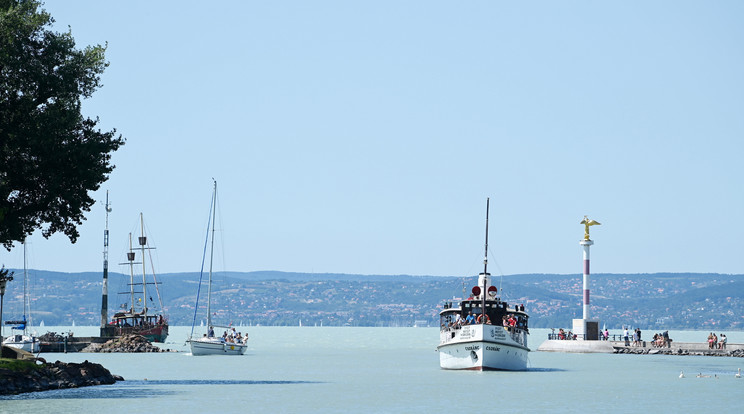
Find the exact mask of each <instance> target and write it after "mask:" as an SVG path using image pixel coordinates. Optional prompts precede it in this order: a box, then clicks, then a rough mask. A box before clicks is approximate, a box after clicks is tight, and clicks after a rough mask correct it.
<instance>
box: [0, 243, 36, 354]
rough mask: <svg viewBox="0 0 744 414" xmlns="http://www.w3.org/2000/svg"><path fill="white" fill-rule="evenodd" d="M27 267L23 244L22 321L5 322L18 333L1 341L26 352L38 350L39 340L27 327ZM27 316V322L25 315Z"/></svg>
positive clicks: (29, 320)
mask: <svg viewBox="0 0 744 414" xmlns="http://www.w3.org/2000/svg"><path fill="white" fill-rule="evenodd" d="M27 268H28V266H27V264H26V243H23V319H21V320H19V321H5V323H6V324H8V325H11V324H12V325H16V326H13V327H12V328H11V329H13V330H14V331H18V333H14V334H13V335H10V336H9V337H7V338H5V339H4V340H3V345H5V346H9V347H11V348H17V349H22V350H24V351H27V352H37V351H38V350H39V339H38V338H36V336H35V335H34V334H32V333H30V332H29V330H28V325H30V324H31V299H30V298H29V295H28V270H27ZM27 314H28V320H27V319H26V315H27Z"/></svg>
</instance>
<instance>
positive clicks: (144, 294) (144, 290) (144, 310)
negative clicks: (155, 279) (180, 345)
mask: <svg viewBox="0 0 744 414" xmlns="http://www.w3.org/2000/svg"><path fill="white" fill-rule="evenodd" d="M139 244H140V249H141V250H142V317H143V319H142V320H143V321H146V320H147V268H146V266H145V265H146V263H145V245H146V244H147V236H145V219H144V218H143V217H142V213H140V237H139Z"/></svg>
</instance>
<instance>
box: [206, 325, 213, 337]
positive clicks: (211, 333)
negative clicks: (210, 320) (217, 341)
mask: <svg viewBox="0 0 744 414" xmlns="http://www.w3.org/2000/svg"><path fill="white" fill-rule="evenodd" d="M207 336H208V337H210V338H214V327H212V326H210V327H209V334H208V335H207Z"/></svg>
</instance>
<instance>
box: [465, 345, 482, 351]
mask: <svg viewBox="0 0 744 414" xmlns="http://www.w3.org/2000/svg"><path fill="white" fill-rule="evenodd" d="M479 349H480V347H479V346H477V345H475V346H466V347H465V350H466V351H477V350H479Z"/></svg>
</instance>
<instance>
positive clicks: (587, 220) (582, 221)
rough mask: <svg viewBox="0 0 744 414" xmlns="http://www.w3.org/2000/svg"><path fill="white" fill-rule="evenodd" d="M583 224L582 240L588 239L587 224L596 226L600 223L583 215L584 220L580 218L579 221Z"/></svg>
mask: <svg viewBox="0 0 744 414" xmlns="http://www.w3.org/2000/svg"><path fill="white" fill-rule="evenodd" d="M579 224H583V225H584V240H589V226H597V225H600V224H602V223H600V222H598V221H596V220H589V219H588V218H587V217H586V216H584V220H581V223H579Z"/></svg>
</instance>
